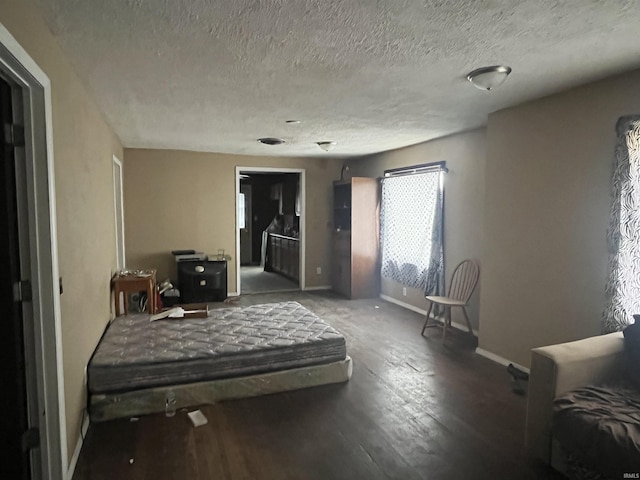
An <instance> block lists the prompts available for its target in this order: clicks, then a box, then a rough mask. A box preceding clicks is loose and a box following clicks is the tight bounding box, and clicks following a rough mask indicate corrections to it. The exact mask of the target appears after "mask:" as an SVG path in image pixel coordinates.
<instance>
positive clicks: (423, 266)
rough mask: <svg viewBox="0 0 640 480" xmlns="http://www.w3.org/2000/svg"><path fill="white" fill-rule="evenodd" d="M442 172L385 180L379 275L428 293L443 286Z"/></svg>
mask: <svg viewBox="0 0 640 480" xmlns="http://www.w3.org/2000/svg"><path fill="white" fill-rule="evenodd" d="M443 174H444V172H443V170H441V169H435V170H433V171H427V172H425V173H415V174H410V175H398V176H389V177H385V178H383V180H382V201H381V208H380V237H381V238H380V243H381V247H382V248H381V250H382V265H381V275H382V276H383V277H385V278H390V279H392V280H395V281H396V282H399V283H401V284H403V285H406V286H408V287H413V288H418V289H421V290H423V291H425V292H427V293H430V294H435V293H440V290H441V286H442V272H443V270H444V268H443V252H442V248H443V245H442V230H443V229H442V227H443V225H442V219H443V215H442V211H443V190H442V187H443V185H442V175H443Z"/></svg>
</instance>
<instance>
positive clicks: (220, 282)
mask: <svg viewBox="0 0 640 480" xmlns="http://www.w3.org/2000/svg"><path fill="white" fill-rule="evenodd" d="M178 287H179V288H180V301H181V302H182V303H200V302H222V301H223V300H225V299H226V298H227V262H226V261H224V260H188V261H181V262H178Z"/></svg>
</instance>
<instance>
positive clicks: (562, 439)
mask: <svg viewBox="0 0 640 480" xmlns="http://www.w3.org/2000/svg"><path fill="white" fill-rule="evenodd" d="M552 431H553V435H554V436H555V437H556V439H557V440H558V442H559V443H560V445H562V447H563V448H564V449H565V450H567V451H568V452H570V453H571V454H573V455H574V456H575V457H577V458H578V459H579V460H580V461H581V462H582V463H583V464H584V465H586V466H587V467H589V468H592V469H594V470H596V471H598V472H601V473H603V474H605V475H607V476H609V477H611V478H623V476H624V474H625V473H627V474H629V473H633V474H635V473H639V472H640V391H638V390H637V389H634V388H630V387H628V386H611V387H584V388H580V389H576V390H573V391H571V392H568V393H566V394H564V395H562V396H560V397H558V398H557V399H556V400H555V401H554V407H553V417H552Z"/></svg>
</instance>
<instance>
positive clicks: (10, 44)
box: [0, 23, 68, 480]
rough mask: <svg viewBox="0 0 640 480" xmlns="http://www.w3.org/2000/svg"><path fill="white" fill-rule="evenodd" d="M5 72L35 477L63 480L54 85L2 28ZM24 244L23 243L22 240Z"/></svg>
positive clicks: (1, 53)
mask: <svg viewBox="0 0 640 480" xmlns="http://www.w3.org/2000/svg"><path fill="white" fill-rule="evenodd" d="M0 70H1V71H2V74H3V75H4V76H5V77H6V78H9V79H10V81H11V82H12V83H13V84H15V85H17V86H18V90H19V91H20V92H21V94H22V105H23V109H24V111H23V117H24V130H25V147H24V149H25V160H26V162H25V163H26V165H25V166H26V169H25V170H26V172H25V173H26V175H25V178H24V183H23V184H22V185H16V187H17V188H23V189H25V191H26V195H25V197H26V199H27V210H28V218H27V219H26V222H25V223H26V225H27V228H28V230H29V239H28V240H27V241H28V249H27V251H25V252H21V254H22V255H28V256H29V259H30V272H29V273H30V280H31V285H32V301H31V308H32V310H33V326H32V327H33V328H30V329H28V330H29V331H30V334H32V336H33V338H32V339H31V341H33V342H34V343H33V344H34V345H35V346H36V348H34V349H33V354H34V356H35V358H34V359H31V360H32V361H34V363H35V370H36V384H37V387H36V388H37V392H35V393H36V395H35V398H36V399H37V404H38V412H39V414H40V416H39V418H38V422H37V424H38V428H39V429H40V448H39V449H37V450H38V452H39V454H40V463H41V469H40V471H34V472H32V476H33V477H32V478H34V479H39V478H46V479H51V480H62V479H63V478H65V477H66V476H67V475H68V473H67V467H68V451H67V432H66V415H65V398H64V378H63V374H64V372H63V362H62V327H61V314H60V290H59V282H60V280H59V278H60V277H59V270H58V248H57V226H56V201H55V182H54V160H53V136H52V131H53V129H52V125H53V120H52V110H51V83H50V81H49V78H48V77H47V75H46V74H45V73H44V72H43V71H42V70H41V69H40V67H39V66H38V65H37V64H36V63H35V62H34V61H33V59H32V58H31V57H30V56H29V54H28V53H27V52H26V51H25V50H24V49H23V48H22V47H21V46H20V44H19V43H18V42H17V41H16V39H15V38H14V37H13V36H12V35H11V33H10V32H9V31H8V30H7V29H6V28H5V27H4V25H2V23H0ZM21 243H22V240H21Z"/></svg>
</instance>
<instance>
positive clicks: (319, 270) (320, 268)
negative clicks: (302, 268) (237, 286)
mask: <svg viewBox="0 0 640 480" xmlns="http://www.w3.org/2000/svg"><path fill="white" fill-rule="evenodd" d="M316 273H317V274H318V275H322V267H317V268H316Z"/></svg>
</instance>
